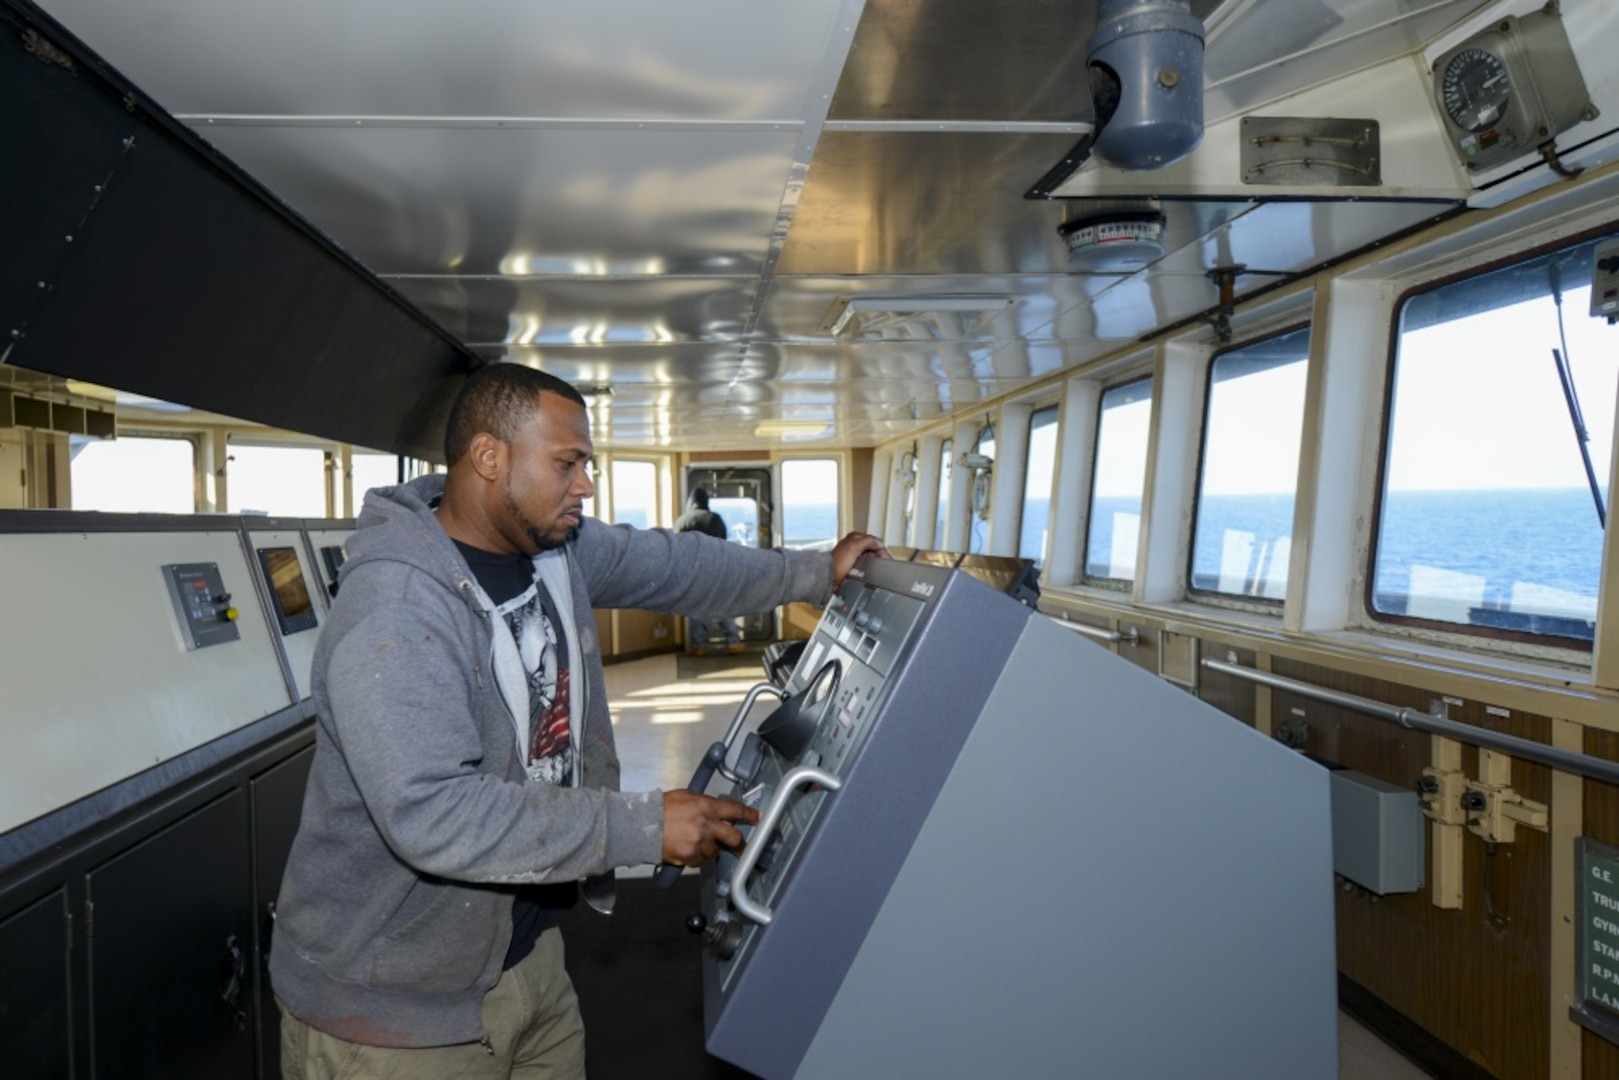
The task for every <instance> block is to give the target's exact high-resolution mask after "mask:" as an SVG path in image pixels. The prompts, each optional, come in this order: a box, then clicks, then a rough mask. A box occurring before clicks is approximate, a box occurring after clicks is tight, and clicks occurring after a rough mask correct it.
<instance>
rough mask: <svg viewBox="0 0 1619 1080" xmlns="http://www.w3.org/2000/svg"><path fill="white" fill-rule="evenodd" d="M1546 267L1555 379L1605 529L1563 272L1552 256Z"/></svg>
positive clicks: (1605, 514)
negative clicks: (1572, 364)
mask: <svg viewBox="0 0 1619 1080" xmlns="http://www.w3.org/2000/svg"><path fill="white" fill-rule="evenodd" d="M1547 271H1548V276H1549V277H1550V278H1551V286H1552V303H1553V304H1555V305H1557V337H1558V339H1559V340H1560V341H1561V342H1562V343H1563V347H1562V348H1561V349H1553V350H1552V363H1554V364H1556V365H1557V380H1558V381H1559V382H1561V383H1562V384H1563V400H1564V401H1566V402H1568V419H1569V422H1570V423H1572V424H1573V425H1574V438H1575V440H1576V441H1577V442H1578V443H1579V444H1580V460H1581V461H1583V462H1585V479H1586V481H1587V482H1588V483H1589V484H1590V485H1591V501H1592V502H1594V503H1596V508H1597V524H1598V525H1600V526H1602V528H1604V529H1606V528H1607V527H1608V512H1607V509H1606V508H1605V507H1604V506H1603V505H1602V485H1601V484H1599V483H1597V471H1596V468H1595V467H1594V466H1593V465H1592V464H1591V447H1590V442H1591V433H1590V431H1588V430H1587V429H1586V427H1585V415H1584V414H1583V413H1581V412H1580V393H1579V391H1578V390H1576V389H1575V388H1574V372H1573V371H1572V370H1570V368H1569V364H1568V356H1567V355H1566V354H1567V352H1568V338H1567V337H1566V336H1565V335H1564V333H1563V289H1562V281H1561V280H1560V279H1561V277H1562V275H1561V274H1560V273H1558V267H1557V261H1556V260H1555V259H1554V260H1552V261H1551V262H1550V263H1549V264H1548V265H1547Z"/></svg>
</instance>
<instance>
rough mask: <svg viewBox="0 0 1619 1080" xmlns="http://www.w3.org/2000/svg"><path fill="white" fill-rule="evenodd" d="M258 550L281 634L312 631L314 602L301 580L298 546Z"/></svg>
mask: <svg viewBox="0 0 1619 1080" xmlns="http://www.w3.org/2000/svg"><path fill="white" fill-rule="evenodd" d="M258 553H259V564H260V565H261V566H263V567H264V579H265V581H266V582H268V583H269V585H270V602H271V604H272V606H273V607H274V608H275V614H276V619H277V621H278V622H279V624H280V626H281V633H282V635H283V636H285V635H288V634H296V633H298V632H299V631H301V630H313V629H314V628H315V626H316V625H317V617H316V615H315V604H314V601H313V600H311V599H310V596H309V586H308V585H307V584H305V582H304V568H303V563H302V562H300V561H299V559H298V551H297V549H296V548H292V547H268V548H259V549H258Z"/></svg>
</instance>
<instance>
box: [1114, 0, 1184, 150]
mask: <svg viewBox="0 0 1619 1080" xmlns="http://www.w3.org/2000/svg"><path fill="white" fill-rule="evenodd" d="M1087 48H1088V58H1087V61H1086V67H1087V69H1088V71H1089V74H1090V84H1091V102H1092V106H1093V115H1094V118H1095V123H1096V132H1097V134H1096V143H1095V145H1094V147H1093V148H1092V152H1093V153H1094V154H1095V155H1096V156H1097V157H1098V158H1100V159H1101V160H1102V161H1104V162H1106V163H1107V164H1109V165H1112V166H1114V167H1115V168H1119V169H1156V168H1160V167H1162V166H1164V165H1168V164H1170V163H1171V162H1175V161H1179V160H1180V159H1181V158H1183V157H1185V156H1186V155H1187V154H1189V153H1191V152H1192V151H1193V149H1195V148H1196V147H1197V144H1198V143H1199V142H1200V141H1201V140H1202V138H1203V23H1202V21H1201V20H1199V19H1197V18H1196V17H1195V16H1193V14H1192V8H1191V2H1190V0H1100V2H1099V3H1098V5H1097V12H1096V33H1094V34H1092V35H1091V40H1090V43H1089V45H1088V47H1087Z"/></svg>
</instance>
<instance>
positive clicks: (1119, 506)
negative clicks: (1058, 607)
mask: <svg viewBox="0 0 1619 1080" xmlns="http://www.w3.org/2000/svg"><path fill="white" fill-rule="evenodd" d="M1151 420H1152V379H1151V378H1146V379H1137V380H1136V381H1135V382H1132V383H1125V384H1124V385H1123V386H1115V387H1113V388H1112V389H1109V390H1105V391H1103V393H1102V404H1101V417H1100V419H1099V420H1098V422H1097V429H1096V470H1095V473H1094V475H1093V477H1092V481H1091V513H1090V528H1089V530H1088V532H1087V535H1086V538H1085V576H1086V577H1088V578H1092V579H1099V580H1102V581H1114V582H1129V581H1134V580H1135V576H1136V544H1137V542H1138V540H1139V539H1140V535H1141V500H1142V496H1143V493H1144V492H1145V489H1146V482H1147V433H1148V428H1149V426H1150V423H1151Z"/></svg>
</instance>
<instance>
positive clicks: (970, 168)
mask: <svg viewBox="0 0 1619 1080" xmlns="http://www.w3.org/2000/svg"><path fill="white" fill-rule="evenodd" d="M1073 142H1074V137H1073V136H1072V135H1061V134H1059V135H1024V134H1001V133H994V132H952V133H941V132H916V131H880V132H864V131H862V132H836V131H833V132H827V133H826V134H824V135H823V136H822V137H821V141H820V143H819V144H818V145H817V147H816V152H815V162H814V164H813V165H812V166H811V167H810V171H809V177H808V179H807V180H806V181H805V184H804V193H803V195H802V196H801V197H800V199H799V201H798V207H797V211H796V213H795V214H794V217H793V224H792V229H791V231H789V232H788V234H787V244H786V247H785V248H784V249H783V251H782V256H781V262H780V264H779V266H778V268H777V270H778V272H779V273H782V274H1016V273H1035V274H1045V273H1050V272H1051V271H1052V270H1054V269H1057V268H1060V267H1061V266H1062V265H1063V261H1064V258H1065V257H1066V253H1065V251H1064V250H1063V245H1062V241H1061V239H1060V238H1059V237H1058V236H1057V234H1056V231H1055V230H1056V227H1057V225H1058V224H1059V223H1060V222H1061V221H1062V207H1061V204H1059V203H1055V202H1048V201H1043V200H1042V201H1028V200H1025V199H1024V198H1023V193H1024V192H1025V191H1027V190H1028V189H1029V187H1030V186H1032V185H1033V184H1034V183H1035V181H1037V180H1039V179H1040V177H1041V176H1042V175H1044V173H1045V172H1046V171H1047V170H1048V169H1050V168H1051V166H1052V164H1053V163H1054V162H1056V161H1057V160H1058V159H1059V158H1061V157H1062V155H1063V154H1065V153H1066V152H1067V151H1068V149H1069V147H1070V146H1072V145H1073Z"/></svg>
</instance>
